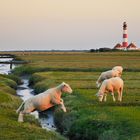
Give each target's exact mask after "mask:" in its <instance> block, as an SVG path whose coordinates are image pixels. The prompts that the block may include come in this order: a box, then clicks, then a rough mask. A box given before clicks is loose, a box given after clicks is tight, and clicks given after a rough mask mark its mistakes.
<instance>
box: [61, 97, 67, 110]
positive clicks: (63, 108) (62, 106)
mask: <svg viewBox="0 0 140 140" xmlns="http://www.w3.org/2000/svg"><path fill="white" fill-rule="evenodd" d="M60 104H61V108H62V110H63V111H64V112H67V110H66V107H65V105H64V102H63V99H61V102H60Z"/></svg>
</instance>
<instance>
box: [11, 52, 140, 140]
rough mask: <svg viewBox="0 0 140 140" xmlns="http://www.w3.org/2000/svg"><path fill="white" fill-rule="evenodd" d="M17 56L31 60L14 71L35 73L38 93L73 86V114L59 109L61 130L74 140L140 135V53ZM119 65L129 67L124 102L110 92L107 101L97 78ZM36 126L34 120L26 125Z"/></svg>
mask: <svg viewBox="0 0 140 140" xmlns="http://www.w3.org/2000/svg"><path fill="white" fill-rule="evenodd" d="M16 55H18V57H19V58H20V59H23V60H25V61H28V62H29V63H28V64H26V65H24V66H23V67H18V68H16V69H15V70H14V73H15V74H16V75H22V74H31V77H30V85H31V86H32V87H33V88H34V89H35V92H36V94H38V93H40V92H42V91H44V90H46V89H48V88H51V87H54V86H56V85H58V84H60V83H61V82H63V81H65V82H67V83H69V84H70V85H71V87H72V88H73V90H74V92H73V94H71V95H69V94H64V95H63V99H64V102H65V105H66V108H67V113H63V112H62V111H61V110H60V108H59V107H56V109H55V121H56V124H57V127H58V129H59V132H60V133H62V134H63V135H65V136H68V137H69V138H70V140H79V139H81V140H139V139H140V123H139V122H140V95H139V91H140V87H139V84H140V82H139V81H140V63H139V61H140V52H107V53H84V52H75V53H73V52H65V53H63V52H54V53H51V52H41V53H37V52H35V53H33V52H30V53H29V52H27V53H25V54H24V55H23V54H22V53H16ZM115 65H121V66H123V67H124V72H123V76H122V78H123V79H124V83H125V86H124V92H123V102H122V103H120V102H118V101H117V102H115V103H114V102H113V101H112V97H111V96H108V99H107V102H106V103H99V102H98V100H97V97H96V96H95V94H96V92H97V91H98V89H97V88H96V86H95V81H96V80H97V78H98V76H99V74H100V73H101V72H102V71H105V70H108V69H111V68H112V67H113V66H115ZM115 96H116V95H115ZM13 118H14V117H13ZM31 124H32V125H33V124H34V123H31V122H30V123H27V124H25V125H27V126H28V125H31ZM24 131H25V130H24Z"/></svg>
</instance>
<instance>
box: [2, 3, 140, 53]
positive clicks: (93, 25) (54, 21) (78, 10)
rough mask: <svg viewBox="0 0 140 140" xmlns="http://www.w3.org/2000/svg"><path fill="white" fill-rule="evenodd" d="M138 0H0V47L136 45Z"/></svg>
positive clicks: (139, 41)
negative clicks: (125, 38) (125, 28)
mask: <svg viewBox="0 0 140 140" xmlns="http://www.w3.org/2000/svg"><path fill="white" fill-rule="evenodd" d="M139 6H140V0H0V51H3V50H81V49H82V50H83V49H96V48H100V47H110V48H113V47H114V46H115V45H116V44H117V43H121V42H122V24H123V22H124V21H126V22H127V24H128V36H129V38H128V42H129V43H131V42H134V43H135V44H136V45H137V46H138V47H140V27H139V26H140V8H139Z"/></svg>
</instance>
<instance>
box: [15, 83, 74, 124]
mask: <svg viewBox="0 0 140 140" xmlns="http://www.w3.org/2000/svg"><path fill="white" fill-rule="evenodd" d="M62 92H67V93H72V89H71V87H70V86H69V85H68V84H66V83H64V82H63V83H61V84H60V85H58V86H57V87H54V88H50V89H48V90H46V91H45V92H43V93H40V94H38V95H35V96H33V97H31V98H29V99H27V100H26V101H24V102H23V103H22V104H21V105H20V107H19V108H18V109H17V111H16V112H17V113H19V117H18V121H19V122H23V116H24V115H25V114H29V113H31V112H33V111H35V110H37V111H44V110H46V109H48V108H50V107H52V106H55V105H61V108H62V110H63V111H64V112H66V108H65V106H64V102H63V99H62V98H61V95H62Z"/></svg>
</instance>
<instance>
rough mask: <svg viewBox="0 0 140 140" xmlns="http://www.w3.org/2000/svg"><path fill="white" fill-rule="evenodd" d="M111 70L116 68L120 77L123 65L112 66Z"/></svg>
mask: <svg viewBox="0 0 140 140" xmlns="http://www.w3.org/2000/svg"><path fill="white" fill-rule="evenodd" d="M112 70H117V71H118V72H119V76H120V77H121V75H122V72H123V67H122V66H115V67H113V68H112Z"/></svg>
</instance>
